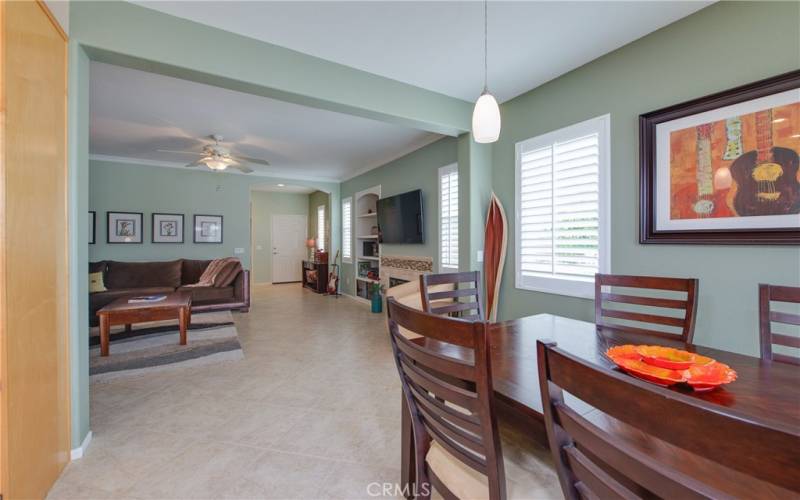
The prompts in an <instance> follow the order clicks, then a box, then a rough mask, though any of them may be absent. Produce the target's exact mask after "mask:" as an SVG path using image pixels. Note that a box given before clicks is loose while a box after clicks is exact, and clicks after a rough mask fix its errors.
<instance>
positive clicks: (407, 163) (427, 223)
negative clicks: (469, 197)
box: [333, 137, 463, 294]
mask: <svg viewBox="0 0 800 500" xmlns="http://www.w3.org/2000/svg"><path fill="white" fill-rule="evenodd" d="M456 161H458V139H456V138H454V137H445V138H443V139H440V140H438V141H436V142H434V143H433V144H429V145H428V146H425V147H423V148H420V149H418V150H416V151H414V152H412V153H410V154H407V155H405V156H403V157H401V158H398V159H397V160H394V161H391V162H389V163H387V164H385V165H383V166H381V167H378V168H376V169H374V170H370V171H369V172H366V173H364V174H361V175H359V176H357V177H354V178H352V179H350V180H348V181H345V182H343V183H342V188H341V193H342V198H346V197H348V196H354V195H355V193H357V192H359V191H363V190H364V189H367V188H371V187H373V186H377V185H380V186H381V196H383V197H386V196H392V195H395V194H400V193H405V192H406V191H412V190H414V189H422V207H423V214H424V223H423V226H424V229H423V230H424V241H425V243H424V244H422V245H382V246H381V253H382V254H383V255H423V256H430V257H433V265H434V267H435V266H438V263H439V259H438V255H437V254H438V251H439V234H438V224H437V222H436V217H437V214H438V213H439V201H438V199H437V194H438V186H439V184H438V183H439V177H438V170H439V167H444V166H446V165H450V164H452V163H455V162H456ZM334 206H335V207H336V209H335V210H333V211H334V212H338V213H339V214H340V215H341V212H342V207H341V204H339V205H334ZM462 222H463V221H462ZM462 226H463V223H462V224H459V230H461V227H462ZM354 236H355V233H354ZM355 244H356V242H355V241H353V255H356V251H355ZM354 276H355V271H354V269H353V264H343V265H342V279H341V280H340V286H341V289H342V292H343V293H348V294H353V293H354V283H353V280H354Z"/></svg>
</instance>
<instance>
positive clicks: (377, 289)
mask: <svg viewBox="0 0 800 500" xmlns="http://www.w3.org/2000/svg"><path fill="white" fill-rule="evenodd" d="M369 286H370V289H371V291H372V298H371V299H370V300H371V302H372V312H373V313H376V314H379V313H381V312H383V295H381V284H380V283H370V285H369Z"/></svg>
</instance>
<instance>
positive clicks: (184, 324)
mask: <svg viewBox="0 0 800 500" xmlns="http://www.w3.org/2000/svg"><path fill="white" fill-rule="evenodd" d="M178 322H179V324H180V330H181V345H186V329H187V328H188V327H189V308H188V307H181V308H180V310H179V311H178Z"/></svg>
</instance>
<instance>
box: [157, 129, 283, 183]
mask: <svg viewBox="0 0 800 500" xmlns="http://www.w3.org/2000/svg"><path fill="white" fill-rule="evenodd" d="M209 138H210V139H212V140H213V141H214V143H213V144H206V145H205V146H203V151H202V152H197V151H175V150H171V149H159V150H158V151H159V152H162V153H182V154H190V155H199V156H202V158H200V159H198V160H195V161H193V162H192V163H189V164H187V165H186V166H187V167H200V166H206V167H208V168H210V169H211V170H214V171H217V172H221V171H223V170H227V169H228V168H232V169H235V170H238V171H240V172H242V173H244V174H249V173H251V172H253V169H252V168H250V167H248V166H247V164H248V163H250V164H254V165H269V162H268V161H266V160H261V159H259V158H251V157H249V156H244V155H239V154H231V150H230V149H229V148H227V147H225V146H223V145H221V144H220V142H222V140H223V137H222V136H221V135H217V134H212V135H210V136H209Z"/></svg>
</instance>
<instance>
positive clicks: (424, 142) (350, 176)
mask: <svg viewBox="0 0 800 500" xmlns="http://www.w3.org/2000/svg"><path fill="white" fill-rule="evenodd" d="M445 137H450V136H444V135H435V136H433V137H426V138H425V140H422V141H419V142H416V143H414V144H412V145H411V146H409V147H407V148H403V150H402V151H400V152H399V153H397V154H395V155H392V156H389V157H387V158H384V159H383V160H381V161H380V162H376V163H373V164H371V165H367V166H366V167H362V168H360V169H358V170H356V171H355V172H353V173H351V174H348V175H346V176H344V177H342V179H341V180H340V181H339V182H345V181H349V180H350V179H354V178H356V177H358V176H359V175H362V174H366V173H367V172H369V171H370V170H375V169H376V168H380V167H382V166H384V165H387V164H389V163H391V162H393V161H395V160H399V159H400V158H402V157H404V156H406V155H410V154H411V153H413V152H414V151H417V150H418V149H422V148H424V147H425V146H429V145H431V144H433V143H434V142H436V141H438V140H439V139H444V138H445Z"/></svg>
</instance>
